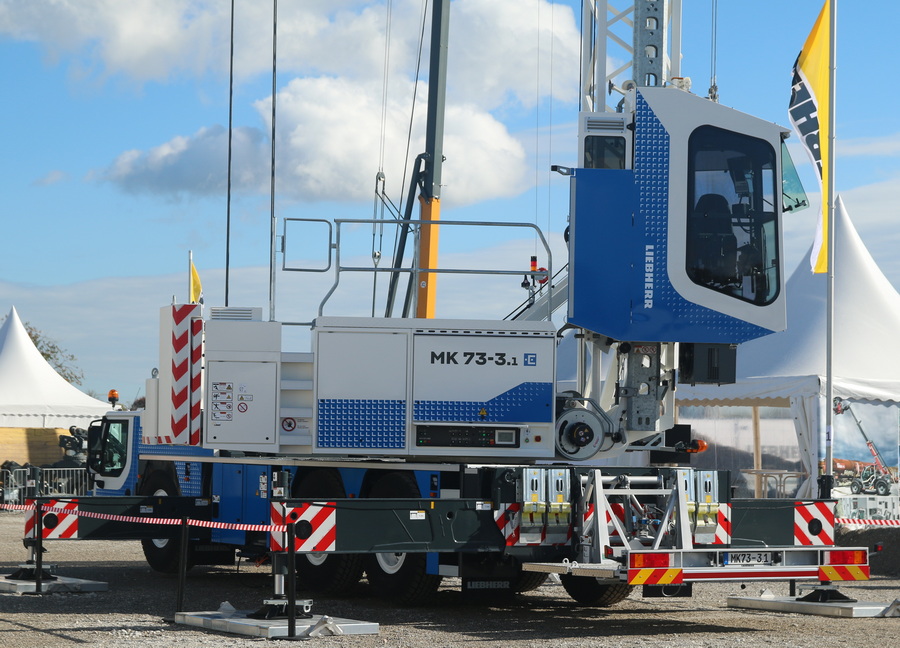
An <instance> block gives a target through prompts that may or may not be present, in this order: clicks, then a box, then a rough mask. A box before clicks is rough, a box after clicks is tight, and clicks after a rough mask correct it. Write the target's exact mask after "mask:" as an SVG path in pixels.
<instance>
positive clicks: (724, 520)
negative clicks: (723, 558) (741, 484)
mask: <svg viewBox="0 0 900 648" xmlns="http://www.w3.org/2000/svg"><path fill="white" fill-rule="evenodd" d="M712 543H713V544H714V545H727V544H731V504H719V512H718V514H717V515H716V534H715V539H714V540H713V542H712Z"/></svg>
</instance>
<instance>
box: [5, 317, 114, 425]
mask: <svg viewBox="0 0 900 648" xmlns="http://www.w3.org/2000/svg"><path fill="white" fill-rule="evenodd" d="M109 409H110V406H109V404H108V403H104V402H103V401H101V400H97V399H96V398H91V397H90V396H88V395H87V394H85V393H83V392H81V391H79V390H78V389H77V388H75V387H73V386H72V385H71V384H70V383H68V382H67V381H66V380H65V379H64V378H63V377H62V376H60V375H59V374H58V373H56V371H55V370H54V369H53V367H51V366H50V364H49V363H48V362H47V361H46V360H44V357H43V356H42V355H41V352H40V351H38V350H37V347H35V346H34V343H33V342H32V341H31V338H30V337H29V336H28V332H27V331H26V330H25V327H24V326H23V325H22V320H20V319H19V314H18V313H17V312H16V309H15V307H13V308H12V309H11V310H10V311H9V316H8V317H7V318H6V321H5V322H4V323H3V327H2V328H0V427H11V428H64V429H65V428H68V427H69V426H72V425H77V426H79V427H86V426H87V425H88V424H89V423H90V422H91V421H92V420H93V419H97V418H100V417H101V416H102V415H103V414H104V413H106V412H107V411H109Z"/></svg>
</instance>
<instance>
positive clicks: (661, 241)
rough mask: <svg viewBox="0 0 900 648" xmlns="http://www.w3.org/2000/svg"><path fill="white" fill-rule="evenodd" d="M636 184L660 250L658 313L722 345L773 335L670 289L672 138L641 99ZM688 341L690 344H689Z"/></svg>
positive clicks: (637, 114)
mask: <svg viewBox="0 0 900 648" xmlns="http://www.w3.org/2000/svg"><path fill="white" fill-rule="evenodd" d="M635 121H636V122H637V124H636V126H637V127H636V128H635V155H634V160H635V163H634V179H635V183H636V184H637V185H638V195H639V200H640V211H641V213H642V214H644V216H645V228H646V230H645V234H646V237H647V240H648V241H653V242H654V245H655V248H656V250H657V258H656V264H655V266H654V274H655V277H654V284H655V285H656V289H657V292H656V297H655V299H656V301H657V302H658V304H657V306H656V308H657V309H658V310H664V311H666V312H668V313H671V315H672V318H673V320H675V321H677V322H678V325H679V327H681V328H682V329H685V330H692V329H697V330H708V331H714V332H715V334H716V335H717V336H718V339H715V340H713V339H708V340H707V341H720V340H721V341H723V342H743V341H746V340H751V339H753V338H756V337H760V336H761V335H766V334H768V333H770V331H767V330H766V329H764V328H762V327H759V326H756V325H754V324H750V323H749V322H744V321H741V320H739V319H736V318H734V317H731V316H729V315H725V314H724V313H719V312H716V311H714V310H712V309H709V308H706V307H704V306H699V305H697V304H694V303H691V302H689V301H687V300H686V299H684V298H683V297H682V296H681V295H679V294H678V292H677V291H676V290H675V289H674V288H673V287H672V285H671V284H670V283H669V278H668V270H667V256H668V255H667V254H666V250H667V249H668V248H667V237H668V220H669V202H668V201H669V135H668V133H666V129H665V128H664V127H663V125H662V123H660V121H659V118H658V117H657V116H656V114H655V113H654V112H653V110H652V109H651V108H650V106H649V104H647V102H646V100H645V99H644V97H643V96H641V94H640V93H638V97H637V105H636V111H635ZM685 341H687V340H685Z"/></svg>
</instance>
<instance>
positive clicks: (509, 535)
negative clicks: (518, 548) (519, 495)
mask: <svg viewBox="0 0 900 648" xmlns="http://www.w3.org/2000/svg"><path fill="white" fill-rule="evenodd" d="M521 511H522V505H521V504H519V503H518V502H513V503H511V504H500V505H499V507H498V508H497V509H496V510H495V511H494V523H495V524H496V525H497V528H498V529H499V530H500V533H502V534H503V537H504V538H505V539H506V546H507V547H514V546H515V545H517V544H518V543H519V520H520V517H521Z"/></svg>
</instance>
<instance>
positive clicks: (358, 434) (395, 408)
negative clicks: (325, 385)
mask: <svg viewBox="0 0 900 648" xmlns="http://www.w3.org/2000/svg"><path fill="white" fill-rule="evenodd" d="M317 441H318V446H319V447H320V448H372V449H374V450H389V449H402V448H404V447H406V403H405V402H404V401H402V400H366V399H344V398H323V399H320V400H319V404H318V439H317Z"/></svg>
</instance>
